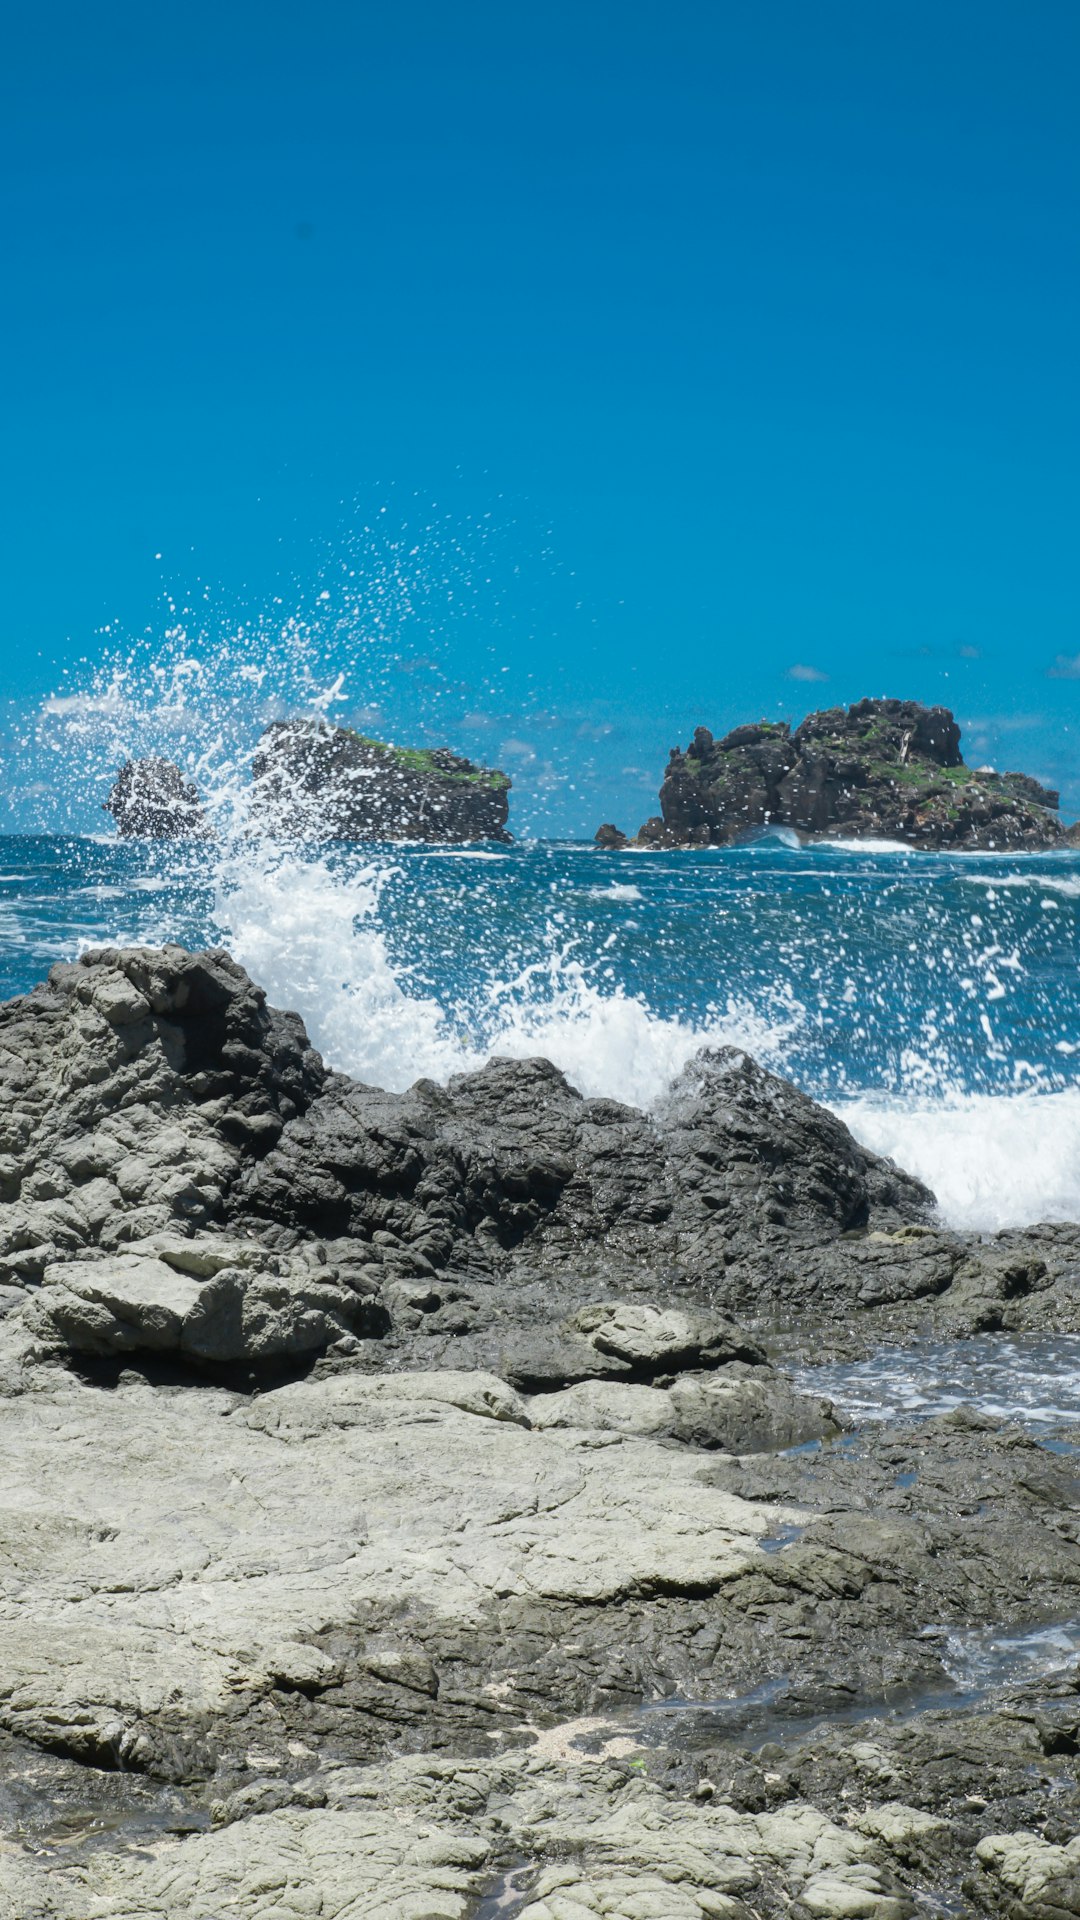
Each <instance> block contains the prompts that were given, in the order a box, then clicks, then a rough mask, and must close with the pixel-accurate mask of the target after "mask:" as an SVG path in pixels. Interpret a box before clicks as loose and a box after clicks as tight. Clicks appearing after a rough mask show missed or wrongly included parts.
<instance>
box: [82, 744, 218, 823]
mask: <svg viewBox="0 0 1080 1920" xmlns="http://www.w3.org/2000/svg"><path fill="white" fill-rule="evenodd" d="M104 810H105V812H106V813H111V814H112V817H113V819H114V820H115V822H116V830H117V832H118V833H119V834H120V836H121V838H122V839H125V840H130V839H144V840H191V839H196V840H201V839H205V837H206V835H207V834H208V832H209V825H208V822H207V819H206V814H205V812H204V811H203V806H202V802H201V801H200V799H199V794H198V789H197V788H196V787H195V785H194V784H193V782H192V781H190V780H189V779H188V778H187V777H186V775H185V774H184V773H182V772H181V770H180V768H179V767H178V766H177V765H176V764H175V762H174V761H172V760H159V759H155V758H153V757H150V758H147V759H143V760H125V761H124V764H123V766H122V767H121V768H120V771H119V773H118V774H117V776H116V779H115V780H114V782H113V785H112V789H111V791H110V793H109V797H108V799H107V800H106V801H105V802H104Z"/></svg>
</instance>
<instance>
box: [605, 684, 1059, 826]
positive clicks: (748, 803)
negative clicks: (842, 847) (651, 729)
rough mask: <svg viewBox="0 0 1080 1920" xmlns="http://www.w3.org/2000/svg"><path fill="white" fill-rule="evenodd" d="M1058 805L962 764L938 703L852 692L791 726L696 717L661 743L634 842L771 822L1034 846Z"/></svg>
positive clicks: (1027, 780) (1049, 795) (1006, 778)
mask: <svg viewBox="0 0 1080 1920" xmlns="http://www.w3.org/2000/svg"><path fill="white" fill-rule="evenodd" d="M1057 807H1058V795H1057V794H1056V793H1054V792H1053V791H1051V790H1050V789H1049V788H1047V787H1043V786H1040V784H1039V782H1038V781H1037V780H1033V779H1031V777H1030V776H1029V775H1027V774H1022V773H995V772H992V771H990V770H988V769H986V768H979V769H975V768H972V767H967V766H965V765H964V762H963V758H962V756H961V753H960V729H959V727H958V726H957V724H956V721H955V720H954V718H953V716H952V714H951V713H950V712H949V710H948V708H946V707H923V706H920V705H919V704H918V702H916V701H914V700H860V701H859V702H858V703H857V704H856V705H855V706H853V707H848V708H847V709H846V710H845V709H844V708H842V707H833V708H830V709H828V710H827V711H825V712H821V713H811V714H809V715H808V716H807V718H806V719H805V720H804V721H803V722H802V725H801V726H799V727H797V728H796V729H795V731H794V732H792V730H791V728H790V727H789V726H788V725H787V723H786V722H775V721H766V720H762V721H759V722H757V723H755V724H753V725H749V726H741V727H736V728H735V729H734V731H733V732H731V733H729V734H726V735H725V736H724V738H723V739H721V740H714V738H713V736H712V734H711V733H710V732H709V730H708V728H707V727H699V728H698V729H697V731H696V732H695V734H694V737H693V740H692V741H691V744H690V746H689V747H688V749H687V750H686V752H685V753H684V752H683V751H682V749H681V748H679V747H675V748H673V749H672V753H671V758H670V760H669V762H668V767H667V771H666V773H665V775H664V781H663V785H662V787H661V789H660V808H661V811H660V815H659V816H658V817H657V818H655V819H652V820H649V821H646V823H645V825H644V826H643V827H642V829H641V831H640V833H639V834H638V843H639V844H640V845H643V846H656V847H665V846H668V847H674V846H724V845H727V844H728V843H729V842H731V841H735V840H740V839H742V838H745V837H746V835H747V834H748V833H752V832H754V831H755V830H759V829H761V828H763V827H767V826H773V827H788V828H792V829H794V830H795V831H796V832H798V833H801V834H809V835H814V836H826V837H829V836H832V837H855V838H863V839H888V840H904V841H908V842H909V843H910V844H911V845H912V846H915V847H959V848H996V849H1003V848H1017V849H1020V850H1027V851H1033V852H1038V851H1039V850H1040V849H1041V848H1044V847H1051V846H1056V845H1058V844H1059V843H1063V834H1064V831H1065V830H1064V828H1063V827H1062V824H1061V822H1060V820H1059V819H1058V816H1057ZM601 832H604V829H601ZM597 839H598V841H599V840H600V835H599V834H598V835H597ZM601 844H602V845H604V846H613V845H615V844H616V843H615V842H614V841H612V840H610V839H604V840H603V841H602V842H601Z"/></svg>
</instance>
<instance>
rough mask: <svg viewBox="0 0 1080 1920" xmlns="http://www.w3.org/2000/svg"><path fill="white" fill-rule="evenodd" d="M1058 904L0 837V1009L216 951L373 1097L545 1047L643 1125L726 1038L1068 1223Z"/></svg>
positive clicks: (990, 886)
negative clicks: (104, 955)
mask: <svg viewBox="0 0 1080 1920" xmlns="http://www.w3.org/2000/svg"><path fill="white" fill-rule="evenodd" d="M1078 907H1080V854H1078V853H1076V852H1071V853H1055V854H1046V855H1041V856H1038V857H1027V858H1021V857H1017V856H1014V855H994V854H985V853H980V854H967V855H951V854H926V853H918V854H916V853H913V852H911V851H909V850H907V849H905V848H902V847H899V846H891V845H886V844H879V845H868V844H865V843H863V844H855V843H853V844H830V845H825V844H819V845H815V846H811V847H806V846H799V845H797V844H795V843H794V841H793V839H791V838H790V837H787V838H785V837H783V836H780V837H768V838H765V839H763V840H761V841H759V842H757V843H755V844H753V845H750V846H745V847H739V848H724V849H712V850H704V851H687V852H678V853H644V852H634V851H627V852H625V853H621V854H607V853H600V852H598V851H597V850H596V849H595V848H594V847H592V846H590V845H587V844H581V843H565V842H545V841H538V842H532V843H523V844H518V845H515V846H512V847H507V848H499V849H494V848H480V847H418V846H408V847H405V846H392V847H391V846H387V847H374V846H344V845H334V846H321V847H296V846H279V845H275V844H274V843H272V842H268V841H266V840H264V839H261V838H258V837H255V836H250V837H249V836H245V835H243V834H235V835H232V836H227V837H225V838H223V839H222V840H220V841H216V842H212V843H201V842H178V843H133V842H126V843H125V842H120V841H117V840H114V839H109V838H106V837H91V838H79V837H58V836H49V835H40V836H13V835H9V836H6V837H5V838H4V839H3V841H2V843H0V988H2V993H3V997H5V998H7V997H10V996H11V995H14V994H18V993H23V992H25V991H27V990H28V989H29V988H30V987H31V986H33V985H34V983H35V982H36V981H38V980H41V979H43V978H44V976H45V974H46V973H47V971H48V969H49V967H50V966H51V965H53V964H54V963H55V962H56V961H58V960H63V959H70V958H72V957H73V956H75V955H76V954H78V953H79V952H80V951H81V950H82V949H84V948H86V947H88V946H96V945H102V944H112V943H117V942H122V943H131V942H140V943H150V944H160V943H162V942H165V941H179V942H181V943H182V944H184V945H185V946H201V945H206V944H215V945H225V946H227V947H229V949H230V950H231V951H232V952H233V953H234V954H235V955H236V957H237V958H238V959H239V960H240V961H241V962H242V963H243V964H244V965H245V966H246V967H247V968H248V970H249V972H250V973H251V974H252V975H253V977H254V978H255V979H256V980H258V981H259V983H260V984H261V985H262V986H264V987H265V988H266V990H267V993H268V995H269V998H270V999H271V1001H272V1002H273V1003H274V1004H276V1005H279V1006H283V1007H289V1008H292V1009H295V1010H296V1011H298V1012H299V1013H300V1014H302V1015H303V1017H304V1019H305V1021H306V1023H307V1026H308V1030H309V1033H310V1034H311V1037H312V1039H313V1041H314V1042H315V1044H316V1045H317V1046H318V1047H319V1048H320V1049H321V1051H322V1052H323V1053H324V1055H325V1056H326V1058H327V1059H328V1061H329V1062H330V1063H331V1064H332V1065H333V1066H334V1067H337V1068H340V1069H342V1070H344V1071H346V1072H348V1073H350V1074H353V1075H355V1076H356V1077H358V1078H360V1079H364V1080H367V1081H370V1082H372V1083H375V1084H377V1085H382V1086H387V1087H392V1088H403V1087H406V1086H408V1085H409V1084H411V1083H412V1082H413V1081H414V1080H416V1079H418V1078H420V1077H423V1076H428V1077H431V1078H435V1079H439V1080H446V1079H447V1078H449V1077H450V1076H451V1075H452V1074H454V1073H459V1072H463V1071H468V1070H469V1069H471V1068H474V1067H476V1066H478V1065H480V1064H481V1063H482V1062H483V1061H484V1060H485V1059H487V1058H488V1057H489V1056H490V1055H491V1054H511V1055H519V1056H520V1055H528V1054H544V1055H546V1056H548V1057H549V1058H550V1059H552V1060H554V1061H555V1062H556V1063H557V1064H558V1065H559V1066H560V1067H561V1068H562V1069H563V1070H564V1071H565V1072H566V1074H567V1075H568V1077H569V1079H570V1080H571V1081H572V1082H573V1083H574V1084H575V1085H576V1086H577V1087H578V1088H580V1090H581V1091H582V1092H583V1093H586V1094H605V1095H608V1096H611V1097H614V1098H617V1099H620V1100H625V1101H629V1102H632V1103H634V1104H636V1105H640V1106H648V1105H649V1104H650V1103H652V1102H654V1101H656V1100H658V1099H660V1098H662V1096H663V1094H664V1091H665V1088H666V1087H667V1086H668V1085H669V1083H670V1081H671V1080H672V1078H673V1077H674V1076H675V1075H676V1074H677V1073H678V1071H679V1069H680V1068H681V1066H682V1065H683V1063H684V1062H685V1061H686V1060H687V1059H688V1058H689V1057H690V1056H691V1055H692V1054H693V1053H694V1052H695V1051H696V1050H697V1049H698V1048H699V1047H702V1046H707V1045H717V1044H721V1043H733V1044H736V1045H739V1046H742V1047H745V1048H747V1049H748V1050H749V1051H750V1052H752V1053H754V1054H755V1055H756V1056H757V1058H758V1059H759V1060H761V1061H762V1062H763V1063H764V1064H765V1065H767V1066H768V1067H770V1068H772V1069H773V1070H774V1071H775V1072H777V1073H781V1074H783V1075H785V1076H786V1077H787V1078H789V1079H791V1080H793V1081H795V1082H796V1083H797V1084H798V1085H799V1086H800V1087H802V1088H803V1089H804V1090H805V1091H806V1092H807V1093H809V1094H811V1095H813V1096H814V1097H815V1098H816V1099H819V1100H822V1101H825V1102H826V1103H827V1104H828V1105H829V1106H831V1107H832V1108H834V1109H835V1111H837V1112H838V1113H840V1114H841V1115H842V1116H843V1118H844V1119H845V1120H846V1121H847V1122H848V1124H849V1125H850V1126H851V1128H852V1130H853V1131H854V1133H855V1134H856V1135H857V1137H858V1138H859V1139H860V1140H862V1141H864V1142H865V1143H866V1144H867V1145H868V1146H870V1147H872V1148H874V1149H875V1150H876V1151H878V1152H883V1153H887V1154H889V1155H891V1156H892V1157H893V1158H895V1159H896V1160H898V1161H899V1162H900V1163H901V1164H902V1165H904V1166H905V1167H907V1168H909V1169H910V1170H911V1171H912V1172H914V1173H916V1174H918V1175H920V1176H921V1177H922V1178H923V1179H924V1180H925V1181H926V1182H927V1183H928V1184H929V1185H930V1186H931V1187H932V1188H933V1190H934V1191H935V1193H936V1194H937V1196H938V1200H939V1205H940V1209H941V1213H942V1217H943V1218H944V1220H945V1221H946V1222H947V1223H949V1224H951V1225H955V1226H958V1227H965V1228H975V1229H986V1230H990V1229H994V1228H999V1227H1005V1226H1021V1225H1028V1224H1032V1223H1034V1222H1036V1221H1039V1220H1055V1219H1072V1220H1075V1219H1078V1218H1080V972H1078V968H1077V912H1078Z"/></svg>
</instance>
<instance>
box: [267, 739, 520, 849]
mask: <svg viewBox="0 0 1080 1920" xmlns="http://www.w3.org/2000/svg"><path fill="white" fill-rule="evenodd" d="M252 777H253V780H254V783H255V795H254V801H255V809H256V814H257V817H261V818H262V819H264V820H265V821H267V822H268V823H269V824H270V825H271V826H272V827H273V828H274V829H275V830H276V831H277V832H279V833H286V834H290V835H294V836H298V837H305V836H307V837H314V838H320V839H326V838H329V839H334V840H448V841H452V840H499V841H504V842H505V841H508V840H509V839H510V835H509V834H508V833H507V831H506V819H507V812H508V805H509V802H508V795H509V792H510V784H511V783H510V780H509V778H508V776H507V775H506V774H505V773H500V772H498V771H497V770H496V769H494V768H491V767H478V766H475V765H474V764H473V762H472V761H471V760H465V759H462V757H461V756H460V755H459V754H456V753H451V752H450V750H449V749H448V748H446V747H435V748H431V749H428V748H424V749H419V748H408V747H393V746H387V745H386V744H385V743H384V742H382V741H380V740H369V739H366V738H365V737H364V735H362V734H359V733H354V732H353V731H352V730H351V729H350V728H348V727H331V726H328V725H327V724H326V723H325V722H322V721H302V720H280V721H275V722H274V723H273V724H272V725H271V726H269V727H267V729H266V731H265V733H264V734H263V736H262V738H261V740H260V742H259V746H258V751H257V752H256V755H255V758H254V760H253V762H252Z"/></svg>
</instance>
